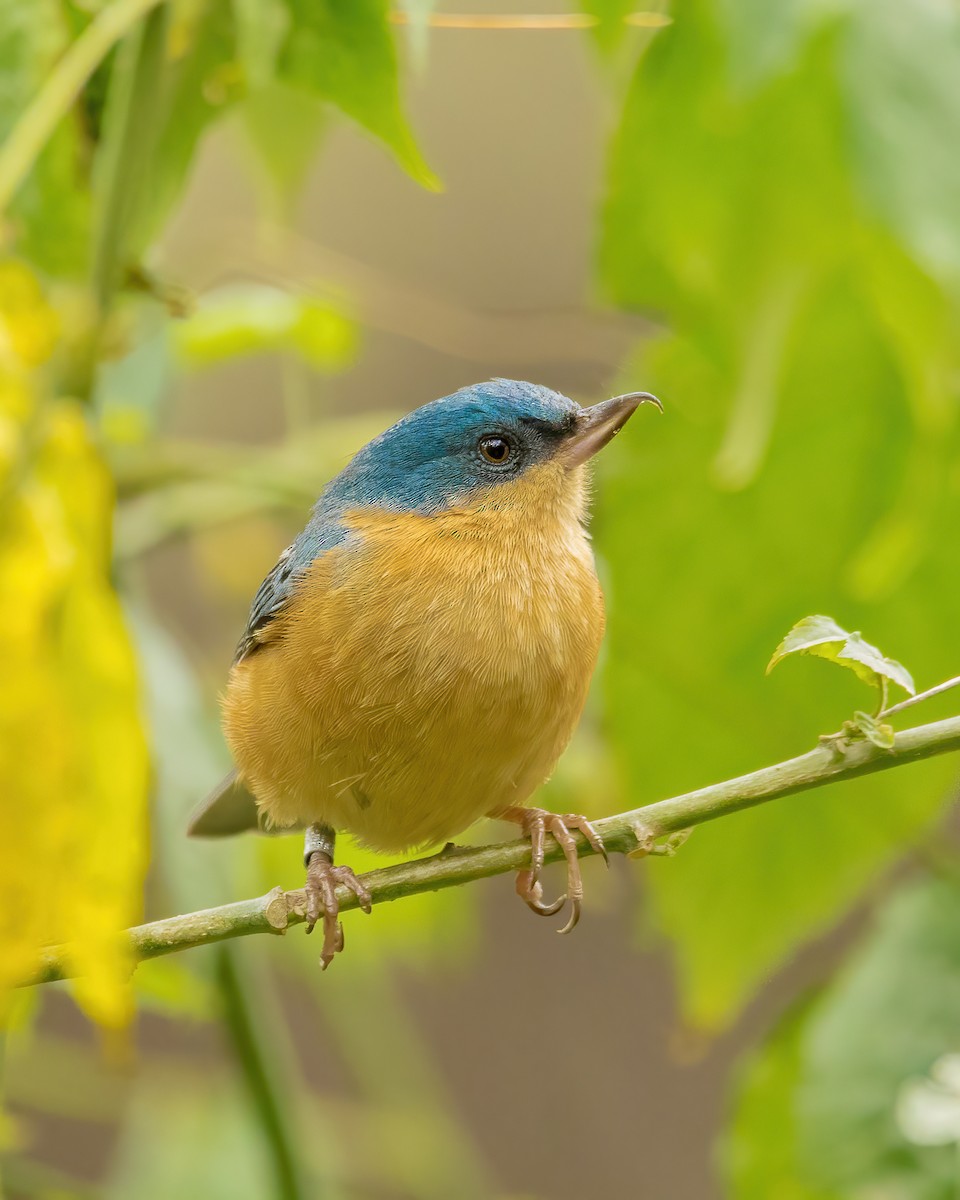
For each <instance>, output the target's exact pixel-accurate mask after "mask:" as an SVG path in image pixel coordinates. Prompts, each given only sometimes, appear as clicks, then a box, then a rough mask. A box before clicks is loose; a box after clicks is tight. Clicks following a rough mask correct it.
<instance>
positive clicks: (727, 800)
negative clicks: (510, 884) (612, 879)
mask: <svg viewBox="0 0 960 1200" xmlns="http://www.w3.org/2000/svg"><path fill="white" fill-rule="evenodd" d="M955 750H960V717H950V718H948V719H947V720H945V721H935V722H933V723H931V724H929V725H918V726H916V727H915V728H913V729H906V730H904V731H903V732H901V733H898V734H897V735H896V737H895V738H894V743H893V747H892V749H890V750H883V749H880V748H879V747H877V746H875V745H873V743H871V742H868V741H862V742H859V741H858V742H853V743H849V744H846V745H844V746H842V747H840V746H838V745H837V744H836V743H832V744H823V745H819V746H817V747H816V749H814V750H811V751H809V752H808V753H807V754H801V755H800V756H799V757H798V758H791V759H787V760H786V761H785V762H781V763H777V764H775V765H774V766H771V767H764V768H762V769H761V770H759V771H753V772H751V774H749V775H741V776H738V777H737V778H736V779H729V780H726V781H725V782H723V783H716V784H712V785H711V786H709V787H704V788H699V789H698V790H697V791H694V792H685V793H684V794H682V795H680V796H674V797H672V798H671V799H669V800H660V801H658V802H657V803H656V804H648V805H646V806H645V807H643V808H635V809H632V810H630V811H629V812H624V813H619V814H617V815H616V816H612V817H606V818H605V819H603V820H600V821H596V822H595V823H594V824H595V828H596V829H597V831H598V832H599V833H600V834H601V836H602V837H603V840H604V842H605V844H606V847H607V849H608V850H609V851H612V852H616V853H619V854H630V855H634V856H642V855H644V854H649V853H650V852H651V851H652V850H653V849H654V841H655V839H657V838H660V837H664V836H665V835H667V834H671V833H676V832H677V831H679V830H682V829H689V828H690V827H692V826H694V825H701V824H703V823H704V822H706V821H713V820H716V818H717V817H722V816H726V815H727V814H728V813H734V812H738V811H740V810H741V809H744V808H752V807H754V806H755V805H757V804H764V803H766V802H767V801H770V800H776V799H779V798H780V797H782V796H791V795H793V794H795V793H797V792H805V791H809V790H810V789H811V788H818V787H824V786H826V785H827V784H830V783H838V782H840V781H841V780H844V779H854V778H857V777H859V776H861V775H869V774H872V773H873V772H874V771H887V770H891V769H892V768H894V767H899V766H902V765H904V764H905V763H910V762H918V761H920V760H921V759H925V758H932V757H934V756H935V755H938V754H947V753H950V752H952V751H955ZM577 847H578V852H579V854H580V855H581V856H587V855H589V854H592V853H594V851H593V850H592V849H591V848H590V846H589V845H588V844H587V842H586V841H585V839H584V838H583V837H582V835H579V834H578V835H577ZM562 857H563V852H562V851H561V849H560V847H559V846H558V845H557V843H556V842H555V841H554V840H553V839H552V838H551V839H549V840H548V843H547V849H546V856H545V861H546V862H556V861H557V860H558V859H560V858H562ZM529 863H530V843H529V842H528V841H526V840H521V841H513V842H504V843H501V844H499V845H495V846H483V847H480V848H477V849H464V850H454V851H453V852H448V853H444V854H442V855H434V856H432V857H430V858H421V859H416V860H414V861H413V862H407V863H400V864H398V865H396V866H393V867H385V868H382V869H381V870H379V871H371V872H370V873H369V874H367V875H364V876H363V882H364V884H365V885H366V887H367V888H368V889H369V891H370V894H371V896H372V898H373V902H374V904H382V903H384V902H386V901H388V900H399V899H401V898H403V897H404V896H414V895H418V894H419V893H421V892H433V891H439V890H440V889H441V888H447V887H456V886H458V885H460V884H464V883H471V882H473V880H475V879H484V878H486V877H488V876H490V875H502V874H504V873H505V872H507V871H517V870H520V869H521V868H523V867H526V866H529ZM337 895H338V897H339V900H340V907H341V909H342V910H343V911H346V910H347V909H351V908H356V907H357V898H356V896H355V895H354V894H353V893H352V892H348V891H346V890H345V889H340V890H339V891H338V893H337ZM304 905H305V900H304V895H303V892H302V891H296V892H282V891H280V889H279V888H275V889H274V890H273V891H272V892H269V893H268V894H267V895H266V896H259V897H257V898H256V899H253V900H240V901H238V902H236V903H234V904H225V905H223V906H222V907H220V908H208V909H204V910H202V911H200V912H194V913H187V914H186V915H184V916H179V917H166V918H165V919H163V920H160V921H154V922H152V923H151V924H149V925H140V926H138V927H137V928H135V929H131V930H129V931H128V936H129V938H130V942H131V948H132V951H133V955H134V957H135V958H136V959H145V958H156V957H157V956H159V955H161V954H171V953H174V952H176V951H178V950H186V949H188V948H190V947H192V946H203V945H208V944H209V943H212V942H221V941H224V940H226V939H227V938H234V937H244V936H246V935H247V934H251V933H274V934H277V933H284V932H285V931H286V929H287V928H288V927H289V926H291V925H297V924H299V923H300V922H302V921H303V920H304ZM70 970H71V967H70V955H69V948H63V947H52V948H51V949H49V950H47V951H46V952H45V953H44V954H43V957H42V962H41V965H40V968H39V970H38V971H37V973H36V974H35V975H34V976H33V978H32V979H29V980H26V981H25V982H26V983H28V984H35V983H46V982H49V981H52V980H56V979H62V978H65V977H67V976H69V974H70Z"/></svg>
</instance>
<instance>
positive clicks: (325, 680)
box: [224, 393, 603, 851]
mask: <svg viewBox="0 0 960 1200" xmlns="http://www.w3.org/2000/svg"><path fill="white" fill-rule="evenodd" d="M550 395H553V394H552V393H551V394H550ZM566 403H567V404H568V405H569V404H570V402H569V401H567V402H566ZM573 407H575V406H573ZM421 411H425V410H421ZM585 503H586V497H585V476H584V469H583V468H582V467H579V468H576V469H574V470H568V469H566V468H565V467H564V466H563V465H562V463H559V462H557V461H555V460H554V459H551V458H549V457H546V456H544V460H543V461H540V462H536V463H534V464H533V465H528V466H527V468H526V469H525V470H524V471H523V472H522V474H519V475H518V476H517V477H516V478H512V479H510V480H508V481H505V482H502V483H498V484H496V485H495V486H491V487H486V488H484V487H474V488H472V489H471V490H469V492H468V493H467V497H466V498H465V499H464V501H463V502H461V503H459V504H448V505H447V506H446V507H443V508H441V509H440V510H439V511H433V512H418V511H409V510H403V509H400V510H399V511H395V510H394V509H392V508H391V507H389V506H384V505H375V504H364V505H362V506H356V507H349V506H347V505H344V506H343V507H342V508H341V510H340V511H339V512H338V513H337V520H336V524H337V529H338V535H337V538H336V540H335V541H334V544H332V545H331V546H330V547H329V548H328V549H326V550H324V551H323V552H322V553H320V554H319V555H318V556H316V557H315V558H314V559H313V561H312V562H311V563H310V564H309V565H308V566H307V567H306V568H305V569H303V570H301V571H299V572H298V573H297V574H295V575H294V576H293V577H291V580H290V586H289V589H288V592H287V594H286V595H285V597H284V601H283V604H282V605H280V606H278V607H277V608H276V610H275V612H274V614H273V615H272V619H270V620H269V621H268V622H266V623H264V624H261V625H260V626H259V627H258V630H257V647H256V650H255V652H250V653H247V654H246V655H244V656H242V657H241V658H240V659H239V661H238V662H237V663H236V664H235V665H234V667H233V669H232V672H231V676H230V681H229V685H228V689H227V694H226V698H225V703H224V722H225V731H226V735H227V739H228V741H229V743H230V747H231V749H232V751H233V754H234V757H235V761H236V763H237V767H238V773H239V776H240V778H241V779H242V781H243V782H244V783H245V784H246V785H247V786H248V787H249V788H250V789H251V791H252V792H253V793H254V794H255V796H256V797H257V801H258V804H259V806H260V810H261V813H262V814H263V816H264V818H265V819H266V821H267V822H268V823H272V824H273V825H276V826H293V825H299V824H305V823H309V822H311V821H322V822H324V823H326V824H330V825H332V826H334V827H335V828H337V829H341V830H348V831H350V832H351V833H353V834H354V835H356V836H357V837H358V838H359V839H360V840H361V841H363V842H365V843H366V844H368V845H370V846H372V847H374V848H375V849H379V850H384V851H398V850H403V849H407V848H409V847H412V846H420V845H426V844H431V843H436V842H441V841H444V840H447V839H449V838H451V837H453V836H455V835H456V834H458V833H460V832H461V831H462V830H463V829H465V828H466V827H467V826H468V825H470V824H471V823H472V822H473V821H475V820H476V819H478V818H479V817H480V816H483V815H484V814H487V813H491V814H492V813H495V812H496V811H498V810H499V809H501V808H503V807H506V806H507V805H511V804H521V803H523V802H525V801H526V800H527V799H528V798H529V796H530V794H531V793H532V792H533V790H534V789H535V788H536V787H537V786H539V784H541V783H542V782H543V781H544V779H546V778H547V776H548V775H549V774H550V772H551V771H552V770H553V767H554V765H555V763H556V760H557V758H558V757H559V755H560V753H561V751H562V750H563V748H564V746H565V745H566V743H567V741H568V740H569V738H570V736H571V734H572V732H573V730H574V728H575V726H576V723H577V720H578V719H579V716H580V712H581V710H582V708H583V704H584V701H585V699H586V694H587V689H588V686H589V681H590V677H591V674H592V672H593V669H594V666H595V663H596V658H597V654H598V651H599V646H600V640H601V637H602V633H603V602H602V598H601V595H600V589H599V586H598V583H597V579H596V574H595V570H594V565H593V556H592V553H591V550H590V546H589V542H588V539H587V535H586V533H585V531H584V528H583V525H582V518H583V514H584V509H585Z"/></svg>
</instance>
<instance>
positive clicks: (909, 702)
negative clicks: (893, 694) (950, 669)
mask: <svg viewBox="0 0 960 1200" xmlns="http://www.w3.org/2000/svg"><path fill="white" fill-rule="evenodd" d="M955 687H960V675H955V676H954V677H953V679H947V680H945V681H944V682H943V683H938V684H937V686H936V687H932V688H927V690H926V691H925V692H917V694H916V695H915V696H908V697H907V699H906V700H901V701H900V703H899V704H891V705H890V707H889V708H885V709H883V711H882V712H879V713H877V720H878V721H881V720H883V718H884V717H892V716H893V714H894V713H898V712H903V710H904V709H905V708H912V707H913V706H914V704H919V703H920V701H921V700H929V699H930V698H931V696H939V695H940V693H941V692H949V691H950V689H951V688H955Z"/></svg>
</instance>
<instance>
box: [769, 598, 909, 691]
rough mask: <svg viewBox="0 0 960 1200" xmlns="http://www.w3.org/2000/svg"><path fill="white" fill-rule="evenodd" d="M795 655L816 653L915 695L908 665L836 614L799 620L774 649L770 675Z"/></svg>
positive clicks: (876, 682)
mask: <svg viewBox="0 0 960 1200" xmlns="http://www.w3.org/2000/svg"><path fill="white" fill-rule="evenodd" d="M791 654H814V655H816V656H817V657H818V658H825V659H827V660H828V661H830V662H835V663H838V664H839V665H840V666H842V667H849V668H850V670H852V671H853V672H854V674H855V675H856V676H857V678H858V679H862V680H863V681H864V683H869V684H871V685H872V686H873V687H879V686H880V681H881V680H882V679H888V680H890V682H891V683H895V684H897V686H898V687H901V688H903V690H904V691H905V692H909V693H910V695H911V696H913V695H915V694H916V688H915V687H914V684H913V679H912V678H911V676H910V672H909V671H908V670H907V669H906V667H904V666H903V665H902V664H901V663H898V662H897V661H896V660H895V659H892V658H886V657H885V656H884V655H883V654H881V653H880V651H879V650H878V649H877V648H876V646H871V645H870V643H869V642H866V641H864V639H863V638H862V637H861V636H860V634H859V633H848V632H847V630H846V629H842V628H841V627H840V626H839V625H838V624H837V623H836V621H835V620H834V619H833V617H824V616H815V617H804V618H803V620H801V621H798V622H797V623H796V625H794V626H793V628H792V629H791V630H790V632H789V633H788V634H787V636H786V637H785V638H784V639H783V641H782V642H781V643H780V645H779V646H778V647H777V648H776V650H775V651H774V653H773V657H772V658H771V659H770V661H769V662H768V663H767V674H768V675H769V673H770V672H771V671H772V670H773V668H774V667H775V666H776V665H777V663H779V662H782V661H783V659H785V658H787V657H789V656H790V655H791Z"/></svg>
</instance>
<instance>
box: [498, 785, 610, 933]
mask: <svg viewBox="0 0 960 1200" xmlns="http://www.w3.org/2000/svg"><path fill="white" fill-rule="evenodd" d="M496 817H497V819H498V820H501V821H513V822H514V823H515V824H517V825H519V826H520V828H521V829H522V830H523V832H524V833H525V834H526V835H527V836H528V837H529V838H530V866H529V867H527V868H526V869H525V870H523V871H518V872H517V895H518V896H519V897H520V899H521V900H523V901H524V903H525V904H527V905H528V906H529V907H530V908H532V909H533V911H534V912H535V913H537V914H538V915H539V916H541V917H550V916H553V914H554V913H557V912H559V911H560V910H561V908H563V906H564V904H566V903H567V901H569V902H570V918H569V920H568V921H567V923H566V925H564V927H563V928H562V929H561V930H560V931H559V932H560V933H569V932H570V931H571V930H572V929H574V928H575V927H576V925H577V922H578V921H579V920H580V908H581V906H582V903H583V876H582V875H581V873H580V858H579V856H578V855H577V842H576V838H575V837H574V836H573V831H574V830H577V831H579V832H580V833H582V834H583V836H584V837H585V838H586V839H587V841H588V842H589V843H590V845H591V846H592V847H593V849H594V850H595V851H596V852H597V854H599V855H601V856H602V858H603V861H604V862H606V861H607V851H606V848H605V847H604V844H603V838H601V836H600V834H599V833H597V831H596V830H595V829H594V827H593V826H592V825H591V824H590V822H589V821H588V820H587V818H586V817H582V816H579V815H578V814H577V813H565V814H564V815H563V816H561V815H560V814H559V813H552V812H548V811H547V809H545V808H523V807H521V806H519V805H511V806H510V807H509V808H505V809H503V811H502V812H498V813H496ZM548 833H552V834H553V836H554V837H555V838H556V840H557V842H558V843H559V845H560V849H561V850H562V851H563V856H564V858H565V859H566V860H567V890H566V892H565V893H564V894H563V895H562V896H561V897H560V898H559V899H558V900H554V901H553V902H552V903H551V904H545V903H544V900H543V886H542V884H541V882H540V875H541V872H542V871H543V856H544V848H545V841H546V835H547V834H548Z"/></svg>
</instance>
